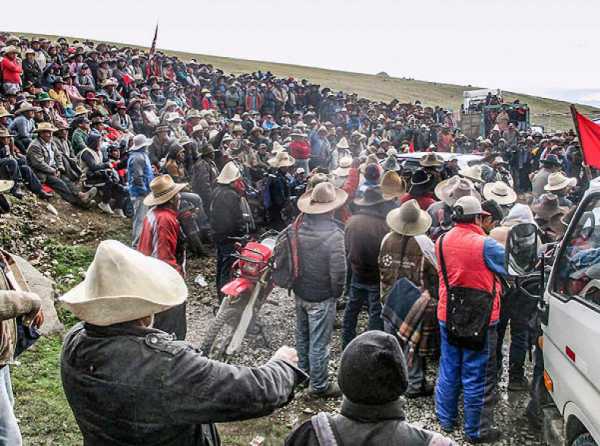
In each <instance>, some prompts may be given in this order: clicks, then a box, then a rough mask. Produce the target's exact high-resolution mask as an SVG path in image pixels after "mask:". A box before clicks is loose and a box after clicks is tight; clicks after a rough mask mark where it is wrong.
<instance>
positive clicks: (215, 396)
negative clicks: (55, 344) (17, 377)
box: [61, 240, 303, 446]
mask: <svg viewBox="0 0 600 446" xmlns="http://www.w3.org/2000/svg"><path fill="white" fill-rule="evenodd" d="M187 295H188V290H187V287H186V285H185V282H184V280H183V278H182V277H181V275H180V274H179V273H178V272H177V271H176V270H175V269H174V268H172V267H171V266H169V265H168V264H167V263H165V262H162V261H160V260H158V259H155V258H152V257H147V256H144V255H143V254H141V253H139V252H136V251H135V250H132V249H130V248H128V247H126V246H125V245H123V244H121V243H119V242H117V241H115V240H107V241H104V242H102V243H100V245H99V246H98V250H97V251H96V256H95V258H94V261H93V262H92V264H91V265H90V267H89V269H88V271H87V274H86V276H85V279H84V281H83V282H82V283H81V284H79V285H77V286H76V287H75V288H73V289H72V290H70V291H69V292H68V293H66V294H65V295H64V296H62V298H61V302H62V303H63V304H64V305H65V306H66V307H67V308H68V309H69V310H71V311H72V312H73V313H74V314H75V316H77V317H78V318H79V319H80V320H81V321H82V322H81V323H79V324H77V325H76V326H74V327H73V328H72V329H71V330H70V331H69V333H68V334H67V335H66V337H65V339H64V343H63V351H62V355H61V377H62V384H63V389H64V391H65V395H66V397H67V400H68V402H69V405H70V406H71V409H72V410H73V414H74V415H75V419H76V421H77V424H78V425H79V428H80V429H81V432H82V434H83V442H84V443H85V444H87V445H101V444H102V445H105V444H106V445H108V444H111V445H116V444H121V445H146V444H157V445H159V444H160V445H162V446H179V445H198V446H200V445H203V446H204V445H212V446H219V445H220V444H221V443H220V440H219V436H218V433H217V430H216V427H215V425H214V424H213V423H218V422H226V421H235V420H242V419H248V418H254V417H260V416H264V415H267V414H269V413H270V412H272V411H273V410H274V409H276V408H279V407H282V406H284V405H285V404H286V403H287V402H289V401H290V400H291V399H292V397H293V392H294V387H295V386H296V384H298V383H299V382H300V381H301V380H302V379H303V378H302V376H303V374H302V373H301V372H300V371H299V370H298V369H297V368H296V364H297V354H296V351H295V350H294V349H291V348H289V347H282V348H280V349H279V350H278V351H277V352H276V353H275V355H274V356H273V357H272V359H271V360H270V361H268V362H267V363H266V364H265V365H263V366H261V367H254V368H250V367H237V366H233V365H229V364H223V363H219V362H216V361H212V360H210V359H208V358H207V357H206V356H204V355H203V354H202V353H201V352H199V351H198V350H197V349H195V348H193V347H192V346H191V345H189V344H187V343H186V342H182V341H176V340H174V339H173V337H172V336H170V335H169V334H167V333H165V332H163V331H161V330H158V329H156V328H153V326H152V325H153V319H154V315H155V314H158V313H160V312H162V311H165V310H168V309H169V308H172V307H173V306H176V305H180V304H181V303H183V302H184V301H185V299H186V298H187Z"/></svg>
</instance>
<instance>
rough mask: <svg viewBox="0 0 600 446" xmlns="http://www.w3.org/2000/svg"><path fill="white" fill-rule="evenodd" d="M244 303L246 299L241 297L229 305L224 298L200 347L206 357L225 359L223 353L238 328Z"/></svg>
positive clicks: (229, 302) (227, 297) (227, 300)
mask: <svg viewBox="0 0 600 446" xmlns="http://www.w3.org/2000/svg"><path fill="white" fill-rule="evenodd" d="M246 301H247V299H244V298H243V297H242V298H241V299H238V301H237V302H235V303H231V300H230V298H229V296H225V298H224V299H223V302H221V306H220V307H219V311H218V312H217V315H216V316H215V318H214V319H213V320H212V322H211V323H210V325H209V327H208V331H207V332H206V335H205V336H204V339H203V341H202V344H201V347H200V348H201V349H202V352H203V353H204V354H205V355H206V356H208V357H209V358H211V359H216V360H222V359H224V358H225V351H226V350H227V346H228V345H229V343H230V342H231V339H232V338H233V333H234V332H235V329H236V327H237V326H238V323H239V321H240V318H241V316H242V313H243V311H244V308H245V305H244V303H245V302H246Z"/></svg>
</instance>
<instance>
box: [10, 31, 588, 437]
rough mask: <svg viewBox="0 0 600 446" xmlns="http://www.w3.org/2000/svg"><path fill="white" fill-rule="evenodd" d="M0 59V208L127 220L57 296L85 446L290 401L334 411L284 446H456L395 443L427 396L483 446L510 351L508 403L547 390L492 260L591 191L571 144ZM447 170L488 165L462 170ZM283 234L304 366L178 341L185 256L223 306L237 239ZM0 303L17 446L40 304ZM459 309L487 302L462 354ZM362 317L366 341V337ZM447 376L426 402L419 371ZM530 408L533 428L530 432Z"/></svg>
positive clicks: (290, 88)
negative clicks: (13, 371)
mask: <svg viewBox="0 0 600 446" xmlns="http://www.w3.org/2000/svg"><path fill="white" fill-rule="evenodd" d="M0 52H1V54H2V60H1V61H0V74H1V85H2V89H1V90H2V95H1V96H0V179H1V180H3V181H2V182H1V184H0V191H1V192H3V193H5V194H12V195H13V196H14V197H15V199H20V198H22V197H23V196H24V194H25V191H24V188H27V189H29V190H30V191H31V192H32V193H34V194H36V195H37V196H38V197H39V198H40V199H42V200H51V199H53V197H55V196H56V195H58V196H59V197H60V198H61V199H63V200H65V201H67V202H68V203H70V204H71V205H73V206H77V207H81V208H86V209H90V208H93V207H95V206H97V207H98V208H99V209H100V210H101V211H102V212H105V213H107V214H109V215H112V216H114V217H115V218H131V219H132V242H131V248H130V247H126V246H124V245H122V244H120V243H118V242H114V241H105V242H103V243H101V244H100V246H99V247H98V250H97V252H96V257H95V259H94V262H93V263H92V265H91V267H90V269H89V270H88V273H87V275H86V277H85V280H84V281H83V282H82V283H81V284H80V285H78V286H77V287H76V288H74V289H73V290H72V291H70V292H69V293H67V294H66V295H65V296H63V297H62V301H63V302H64V304H65V305H66V306H67V307H68V308H69V309H70V310H71V311H72V312H73V313H74V314H75V315H76V316H77V317H78V318H79V319H80V320H81V321H82V323H80V324H77V325H76V326H75V327H74V328H73V329H72V330H71V331H70V332H69V334H68V335H67V337H66V338H65V343H64V347H63V354H62V358H61V370H62V378H63V386H64V389H65V393H66V396H67V399H68V401H69V404H70V405H71V408H72V409H73V412H74V414H75V418H76V420H77V422H78V425H79V427H80V429H81V431H82V433H83V436H84V439H85V443H86V444H90V445H96V444H98V445H100V444H131V445H133V444H150V443H152V444H163V445H168V444H173V445H175V444H177V445H180V444H197V445H206V444H209V445H217V444H219V437H218V433H217V431H216V428H215V426H214V423H217V422H225V421H232V420H241V419H247V418H252V417H258V416H262V415H265V414H267V413H270V412H271V411H272V410H274V409H275V408H278V407H282V406H283V405H285V404H287V403H288V402H289V401H290V400H291V399H292V398H293V397H294V391H295V390H296V391H297V390H298V389H299V388H301V387H303V386H305V385H306V386H307V389H306V393H307V395H308V396H309V397H311V398H329V397H338V396H343V402H342V406H341V413H340V414H338V415H335V416H332V415H326V414H319V415H318V416H315V417H313V419H312V420H309V421H308V422H307V423H304V424H302V425H301V426H300V427H299V428H298V429H297V430H295V431H294V432H292V433H291V434H290V437H289V438H288V440H287V444H290V445H296V444H298V445H300V444H303V445H304V444H315V445H316V444H322V445H323V444H336V443H335V441H336V440H337V442H338V443H339V444H391V443H397V442H398V443H405V442H407V444H415V445H416V444H423V445H426V444H451V442H450V440H447V439H445V438H444V437H441V436H439V435H437V434H433V433H431V432H428V431H425V430H422V429H418V428H416V427H413V426H411V425H410V424H408V423H407V422H406V420H405V418H404V414H403V411H402V408H401V403H400V402H399V401H400V397H402V396H403V397H405V398H409V399H412V398H420V397H426V396H432V395H434V398H435V401H436V416H437V419H438V421H439V424H440V427H441V429H442V430H443V431H445V432H452V431H453V430H455V429H456V428H457V418H458V407H459V396H460V395H461V390H462V395H463V407H464V417H463V418H464V433H465V438H466V439H467V440H468V441H469V442H472V443H484V442H495V441H497V440H499V439H500V437H501V434H502V433H501V432H500V431H499V430H498V429H496V428H495V426H494V419H493V415H494V409H493V407H494V404H495V403H496V401H497V396H496V394H497V388H498V382H499V377H500V376H501V375H502V372H503V370H502V361H501V355H502V345H503V340H504V334H505V332H506V330H507V329H509V330H510V333H511V340H510V352H509V370H508V375H509V384H508V389H509V390H510V391H515V392H519V391H527V390H530V389H531V388H538V387H539V386H535V385H532V383H530V382H529V381H528V379H527V378H526V376H525V360H526V353H527V351H528V350H530V348H531V346H532V345H533V344H535V342H533V343H532V342H531V340H532V339H534V337H532V336H530V335H529V333H528V330H529V326H528V318H529V317H530V316H531V314H532V313H533V312H534V309H530V311H523V308H526V307H527V302H524V300H523V299H522V298H521V297H520V296H519V295H518V293H515V292H513V291H510V290H508V289H507V288H506V287H505V286H504V282H503V280H502V278H503V277H506V276H507V272H506V271H505V267H504V256H505V248H504V247H505V243H506V237H507V233H508V231H509V230H510V228H511V227H512V226H513V225H515V224H519V223H535V224H537V225H538V226H539V227H540V229H542V230H543V231H544V234H545V236H546V237H547V238H548V240H557V239H559V238H560V237H561V236H562V234H563V231H564V230H565V228H566V226H565V225H566V222H568V217H569V215H570V210H571V209H572V208H573V203H576V202H577V201H578V197H579V194H580V193H581V190H583V189H584V188H585V186H586V181H587V179H588V177H587V175H586V172H584V170H583V168H582V163H581V160H582V157H581V151H580V148H579V146H578V142H577V138H576V136H575V134H574V133H573V132H572V131H570V132H561V133H557V134H551V135H542V134H540V133H533V132H530V131H529V130H528V129H527V128H526V127H527V126H526V125H523V122H522V120H521V119H520V117H519V116H517V115H516V114H510V115H509V114H508V113H506V112H505V111H503V110H502V109H501V111H500V112H499V113H498V115H497V116H496V117H495V123H494V125H493V126H491V130H490V132H489V135H488V137H487V138H483V137H481V138H478V139H469V138H467V137H466V136H465V135H464V134H462V133H461V131H460V127H459V124H458V123H455V122H453V119H452V114H451V112H450V111H448V110H447V109H445V108H442V107H439V106H436V107H429V106H425V105H423V104H421V103H420V102H419V101H415V102H414V103H409V104H403V103H400V102H399V101H397V100H393V101H390V102H377V101H372V100H369V99H366V98H361V97H359V96H358V95H356V94H354V93H349V92H343V91H338V92H335V91H332V90H331V89H330V88H327V87H326V88H321V86H320V85H315V84H312V83H310V82H309V81H308V80H306V79H294V78H292V77H289V78H278V77H276V76H274V75H272V74H271V73H269V72H261V71H257V72H254V73H248V74H240V75H233V74H226V73H224V72H223V71H222V70H219V69H217V68H215V67H213V66H212V65H210V64H205V63H202V62H201V61H196V60H190V61H183V60H181V59H179V58H177V57H173V56H169V55H167V54H163V53H161V52H156V53H153V54H149V53H147V52H145V51H143V50H140V49H138V48H128V47H119V48H116V47H113V46H110V45H106V44H104V43H94V42H91V41H71V42H69V41H67V40H66V39H63V38H59V39H58V40H56V41H50V40H48V39H43V38H39V39H38V38H31V39H28V38H24V37H17V36H14V35H8V34H0ZM513 121H514V122H513ZM411 152H424V153H423V155H422V156H421V157H420V158H418V166H416V168H415V166H414V165H412V164H409V163H407V161H406V159H404V158H403V157H402V155H403V154H405V153H411ZM442 152H449V153H452V155H450V156H449V157H442V156H441V155H440V154H439V153H442ZM462 154H476V155H480V156H479V157H477V158H476V159H475V161H472V162H471V163H470V164H462V163H461V159H460V157H461V155H462ZM0 198H1V200H0V205H1V208H2V211H3V212H10V201H9V200H7V199H6V197H5V196H4V195H0ZM184 209H185V211H184ZM184 214H185V215H184ZM190 214H191V216H192V217H191V220H190V217H189V216H190ZM186 218H187V220H186ZM190 221H191V222H193V224H190ZM292 222H293V225H294V227H295V228H296V229H297V250H298V258H299V274H298V277H297V278H296V280H295V281H294V283H293V286H292V287H291V288H292V290H293V294H294V297H295V302H296V306H295V311H296V327H295V338H296V349H295V350H294V349H292V348H289V347H282V348H281V349H280V350H279V351H278V352H277V353H276V354H275V355H274V357H273V359H272V360H270V361H269V362H268V363H267V364H265V365H264V366H261V367H256V368H247V367H237V366H233V365H227V364H221V363H218V362H215V361H211V360H209V359H207V358H206V357H205V356H203V355H202V353H201V352H198V351H197V350H195V349H194V348H193V347H191V346H190V345H188V344H186V343H185V342H182V341H184V340H185V337H186V330H187V328H186V327H187V325H186V299H187V295H188V291H187V288H186V286H185V282H184V280H183V278H184V277H185V274H186V271H185V266H186V261H185V259H186V248H190V245H191V244H193V245H194V253H195V254H197V255H200V256H206V255H211V251H213V249H214V252H216V258H217V262H216V287H217V292H218V293H219V298H222V296H221V295H220V292H221V288H222V287H223V286H224V285H225V284H226V283H227V282H228V281H229V280H230V279H231V274H232V271H231V270H232V265H233V262H234V260H235V259H234V257H233V256H232V255H231V254H232V253H233V252H234V250H235V247H236V243H237V242H238V241H239V238H240V237H243V236H245V235H247V234H256V233H258V232H260V231H261V230H263V229H265V228H270V229H275V230H277V231H282V230H284V229H285V228H288V225H290V223H292ZM132 248H133V249H132ZM3 255H4V256H5V257H6V259H5V260H3V261H2V264H3V265H4V277H5V278H6V277H9V278H13V276H14V270H15V266H14V264H13V263H12V262H11V261H10V260H9V257H10V255H9V254H8V253H4V254H3ZM107 277H110V280H106V278H107ZM3 283H4V286H3V290H5V291H3V292H2V294H0V299H2V301H1V302H0V309H6V308H8V309H9V310H7V311H6V312H4V311H0V319H2V321H3V322H2V324H3V326H2V327H3V329H2V340H3V343H2V350H1V355H0V358H2V359H1V360H0V367H1V368H0V379H1V380H2V382H1V383H0V384H3V385H0V410H1V411H2V420H1V421H0V444H10V445H16V444H21V443H20V442H21V440H20V434H19V429H18V425H17V421H16V418H15V417H14V413H13V410H12V406H11V404H12V403H11V400H12V392H11V386H10V375H9V373H8V367H7V366H6V365H7V364H10V363H11V362H12V361H13V359H14V357H15V345H16V341H17V336H16V331H15V327H16V323H15V321H16V320H17V318H19V319H18V320H19V321H20V322H19V324H21V325H22V324H23V321H27V323H26V324H25V325H28V324H29V322H30V321H33V322H32V324H33V326H36V327H38V326H39V325H40V324H41V323H43V315H42V314H41V312H40V311H39V308H40V306H39V299H38V298H37V297H36V296H35V295H32V294H31V293H27V292H25V291H24V290H25V289H26V288H24V287H23V286H19V285H18V284H16V283H14V280H5V281H4V282H3ZM457 289H461V290H465V289H466V290H470V294H468V295H469V296H470V297H473V295H476V296H475V298H479V299H487V300H488V301H489V303H490V305H489V312H488V313H487V314H486V317H487V319H486V323H485V327H486V328H485V337H484V338H483V339H479V340H478V342H479V343H478V344H477V345H476V346H474V345H473V344H472V343H468V342H467V343H465V342H462V341H460V340H457V335H456V330H455V328H456V327H455V325H456V316H455V314H456V313H457V312H458V313H460V312H461V311H466V310H464V309H461V308H457V307H456V306H455V303H454V301H455V299H454V298H450V297H449V296H454V293H456V292H457V291H456V290H457ZM474 293H475V294H474ZM364 307H366V308H367V309H368V311H367V313H368V330H369V331H368V332H367V333H364V334H362V335H360V336H358V337H357V321H358V319H359V315H360V313H361V311H362V309H363V308H364ZM338 311H343V317H342V325H341V339H342V341H341V342H342V348H343V355H342V361H341V365H340V368H339V373H338V379H337V382H336V380H335V379H332V378H331V377H330V376H329V369H330V367H329V351H330V344H331V342H332V333H333V330H334V326H335V319H336V313H337V312H338ZM5 333H8V335H5ZM11 333H12V334H11ZM171 334H173V335H171ZM5 336H6V342H4V341H5ZM535 338H537V335H536V336H535ZM536 348H537V347H536ZM438 360H439V369H438V370H437V374H436V375H437V382H436V384H435V386H434V385H433V383H431V382H428V380H427V376H428V373H427V372H428V370H429V372H430V373H429V374H431V371H432V370H433V369H431V367H435V365H436V364H437V361H438ZM539 379H541V377H540V376H534V381H535V380H539ZM533 393H535V392H533ZM538 399H539V396H536V395H535V394H533V395H532V402H531V404H530V405H529V406H528V411H527V415H528V417H529V419H530V420H531V422H532V423H533V424H534V425H539V417H540V414H539V407H538V404H537V401H538ZM375 426H376V427H375ZM350 438H352V439H354V441H356V439H357V438H361V439H363V440H361V442H358V443H357V442H348V440H344V439H350ZM150 439H151V441H150ZM332 439H333V441H334V442H333V443H331V442H330V441H332ZM3 441H4V443H3ZM327 441H329V442H327Z"/></svg>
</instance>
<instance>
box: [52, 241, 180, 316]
mask: <svg viewBox="0 0 600 446" xmlns="http://www.w3.org/2000/svg"><path fill="white" fill-rule="evenodd" d="M187 295H188V290H187V287H186V285H185V282H184V280H183V278H182V277H181V275H180V274H179V273H178V272H177V271H176V270H175V268H172V267H171V266H170V265H169V264H168V263H165V262H163V261H162V260H158V259H155V258H154V257H147V256H145V255H143V254H142V253H140V252H138V251H136V250H133V249H131V248H128V247H127V246H125V245H124V244H122V243H121V242H118V241H116V240H105V241H103V242H102V243H100V245H98V249H97V251H96V255H95V257H94V261H93V262H92V264H91V265H90V267H89V268H88V270H87V273H86V275H85V279H84V281H83V282H81V283H80V284H79V285H77V286H76V287H75V288H73V289H72V290H71V291H69V292H68V293H66V294H65V295H64V296H62V297H61V298H60V301H61V302H62V303H63V304H64V305H65V307H67V308H68V309H69V310H70V311H71V312H72V313H73V314H75V316H77V317H78V318H79V319H81V320H83V321H85V322H89V323H91V324H94V325H100V326H107V325H112V324H118V323H121V322H127V321H133V320H136V319H141V318H143V317H147V316H150V315H152V314H156V313H160V312H162V311H165V310H167V309H169V308H171V307H174V306H176V305H179V304H182V303H183V302H184V301H185V300H186V298H187Z"/></svg>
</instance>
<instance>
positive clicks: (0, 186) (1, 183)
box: [0, 180, 15, 193]
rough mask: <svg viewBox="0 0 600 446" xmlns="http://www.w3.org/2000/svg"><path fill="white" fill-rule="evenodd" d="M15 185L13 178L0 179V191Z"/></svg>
mask: <svg viewBox="0 0 600 446" xmlns="http://www.w3.org/2000/svg"><path fill="white" fill-rule="evenodd" d="M14 186H15V182H14V181H13V180H0V193H1V192H6V191H9V190H11V189H12V188H13V187H14Z"/></svg>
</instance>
